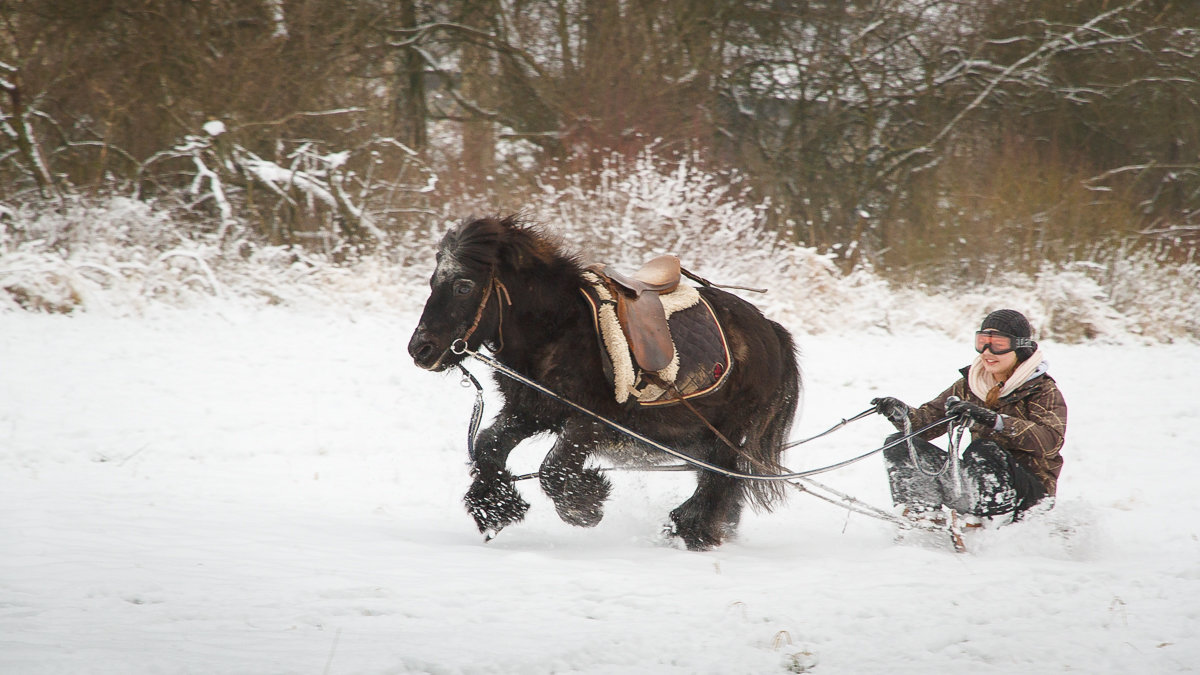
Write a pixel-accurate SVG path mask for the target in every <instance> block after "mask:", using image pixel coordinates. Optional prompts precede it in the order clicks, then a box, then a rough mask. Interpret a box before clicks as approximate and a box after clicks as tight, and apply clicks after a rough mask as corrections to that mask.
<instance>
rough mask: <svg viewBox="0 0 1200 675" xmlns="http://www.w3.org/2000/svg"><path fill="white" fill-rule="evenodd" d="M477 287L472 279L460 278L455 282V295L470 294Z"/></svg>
mask: <svg viewBox="0 0 1200 675" xmlns="http://www.w3.org/2000/svg"><path fill="white" fill-rule="evenodd" d="M474 289H475V282H473V281H471V280H470V279H459V280H458V281H455V282H454V294H455V295H469V294H470V293H471V291H472V290H474Z"/></svg>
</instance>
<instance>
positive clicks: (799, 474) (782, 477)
mask: <svg viewBox="0 0 1200 675" xmlns="http://www.w3.org/2000/svg"><path fill="white" fill-rule="evenodd" d="M450 349H451V351H453V352H454V353H455V354H458V355H466V356H470V357H472V358H474V359H475V360H477V361H480V362H482V363H483V364H485V365H487V366H488V367H490V368H492V369H493V370H495V371H496V372H498V373H500V374H502V375H504V376H505V377H508V378H510V379H512V380H514V381H516V382H519V383H521V384H524V385H525V386H528V387H530V388H532V389H534V390H536V391H538V392H540V393H542V394H544V395H546V396H548V397H550V398H552V399H554V400H556V401H558V402H560V403H562V404H564V405H566V406H568V407H570V408H572V409H574V410H576V411H578V412H580V413H583V414H584V415H587V416H588V417H591V418H592V419H594V420H596V421H597V422H600V423H602V424H604V425H605V426H608V427H609V428H611V429H613V430H614V431H617V432H618V433H620V434H623V435H625V436H627V437H629V438H632V439H634V440H637V441H640V442H642V443H645V444H646V445H649V446H650V447H652V448H654V449H656V450H659V451H661V452H663V453H666V454H667V455H670V456H672V457H675V458H676V459H679V460H682V461H683V462H684V464H683V465H668V466H657V467H639V468H636V469H632V470H642V471H684V470H696V469H699V470H704V471H711V472H714V473H718V474H721V475H723V476H727V477H729V478H736V479H739V480H753V481H779V482H784V483H786V484H789V485H791V486H792V487H794V488H796V489H797V490H799V491H801V492H805V493H807V494H811V495H813V496H814V497H817V498H818V499H821V500H823V501H827V502H829V503H831V504H835V505H837V506H840V507H842V508H844V509H847V510H848V511H851V512H854V513H859V514H862V515H866V516H870V517H873V518H877V519H880V520H885V521H888V522H891V523H893V524H895V525H897V526H899V527H900V528H902V529H916V528H920V527H921V526H920V525H919V524H917V523H914V522H913V521H911V520H908V519H906V518H902V517H900V516H897V515H895V514H893V513H891V512H888V511H885V510H883V509H880V508H877V507H873V506H870V505H868V504H866V503H864V502H862V501H860V500H858V499H856V498H854V497H852V496H850V495H847V494H843V493H841V492H838V491H837V490H834V489H833V488H830V487H828V486H825V485H822V484H820V483H817V482H816V481H814V480H812V478H811V477H812V476H816V475H819V474H822V473H828V472H830V471H834V470H837V469H840V468H843V467H846V466H850V465H851V464H854V463H856V462H860V461H862V460H864V459H867V458H868V457H871V456H872V455H875V454H877V453H880V452H883V451H884V450H887V449H888V448H891V447H894V446H897V445H899V444H901V443H907V444H908V447H909V452H910V454H915V449H914V447H913V444H912V439H913V438H915V437H917V436H919V435H920V434H922V433H925V432H926V431H929V430H930V429H933V428H935V427H937V426H940V425H942V424H947V423H949V424H951V426H952V430H951V431H952V433H951V436H952V438H953V439H956V437H959V436H961V434H962V428H965V427H963V425H961V424H959V421H958V420H957V418H955V417H952V416H947V417H943V418H942V419H939V420H937V421H935V422H932V423H930V424H927V425H925V426H923V427H921V428H920V429H917V430H915V431H913V430H912V429H911V424H908V425H906V427H905V434H904V435H903V436H902V437H901V438H897V439H894V440H892V441H889V442H888V443H885V444H884V445H882V446H880V447H878V448H875V449H874V450H870V451H868V452H865V453H863V454H861V455H858V456H855V457H851V458H850V459H846V460H843V461H841V462H836V463H834V464H830V465H827V466H822V467H818V468H815V469H808V470H805V471H786V472H780V473H746V472H741V471H735V470H731V469H727V468H725V467H721V466H717V465H715V464H711V463H709V462H705V461H703V460H700V459H696V458H695V457H692V456H690V455H688V454H687V453H684V452H681V451H679V450H677V449H675V448H672V447H670V446H667V445H664V444H662V443H660V442H658V441H655V440H654V439H651V438H648V437H647V436H645V435H643V434H640V433H638V432H636V431H634V430H632V429H630V428H628V427H625V426H623V425H621V424H619V423H618V422H615V421H613V420H610V419H608V418H606V417H604V416H603V415H600V414H599V413H596V412H594V411H592V410H590V409H588V408H585V407H584V406H581V405H579V404H578V403H575V402H574V401H571V400H570V399H567V398H564V397H563V396H560V395H559V394H558V393H556V392H554V391H553V390H551V389H549V388H547V387H546V386H544V385H542V384H541V383H539V382H537V381H535V380H532V379H530V378H528V377H525V376H524V375H522V374H520V373H518V372H516V371H515V370H513V369H511V368H509V367H508V366H506V365H504V364H503V363H501V362H499V361H497V360H496V359H495V358H493V357H491V356H488V355H486V354H480V353H479V352H478V351H477V350H473V349H471V348H470V347H469V346H468V345H467V343H466V341H465V340H463V339H459V340H455V341H454V342H453V343H452V344H451V346H450ZM458 368H459V370H460V371H462V373H463V385H464V386H471V385H473V386H474V387H475V389H476V392H475V405H474V409H473V410H472V416H471V426H470V429H469V430H468V434H467V436H468V438H467V451H468V455H469V456H470V458H471V460H472V461H474V458H475V447H474V444H475V436H476V434H477V433H478V431H479V424H480V421H481V420H482V418H483V387H482V386H481V385H480V384H479V380H477V379H476V378H475V377H474V376H473V375H472V374H471V372H470V371H469V370H467V369H466V367H465V366H463V365H462V364H461V363H459V364H458ZM874 412H875V409H874V408H873V407H872V408H868V409H866V410H864V411H862V412H860V413H858V414H857V415H854V416H853V417H850V418H848V419H842V420H841V421H839V422H838V423H837V424H835V425H834V426H832V427H830V428H829V429H827V430H825V431H823V432H821V433H819V434H816V435H814V436H811V437H809V438H805V439H801V440H798V441H792V442H790V443H788V444H786V445H784V446H783V448H784V449H787V448H791V447H795V446H797V445H800V444H802V443H807V442H809V441H812V440H815V439H817V438H821V437H824V436H826V435H828V434H830V433H833V432H834V431H837V430H838V429H841V428H842V427H845V426H846V425H848V424H850V423H851V422H855V421H858V420H860V419H863V418H865V417H867V416H869V415H871V414H873V413H874ZM701 419H702V420H703V417H701ZM955 427H960V428H959V429H957V431H956V430H955ZM726 442H728V441H726ZM952 442H954V441H952ZM734 447H735V449H736V446H734ZM955 451H956V447H953V446H952V447H951V454H957V453H956V452H955ZM606 470H607V469H606ZM945 470H946V469H945V467H943V468H942V469H941V470H940V471H939V472H938V474H933V475H939V474H940V473H942V472H944V471H945ZM538 476H539V474H538V473H537V472H534V473H528V474H522V475H520V476H516V477H515V479H516V480H526V479H530V478H536V477H538ZM798 481H802V482H798ZM956 483H957V481H956ZM822 493H825V494H822Z"/></svg>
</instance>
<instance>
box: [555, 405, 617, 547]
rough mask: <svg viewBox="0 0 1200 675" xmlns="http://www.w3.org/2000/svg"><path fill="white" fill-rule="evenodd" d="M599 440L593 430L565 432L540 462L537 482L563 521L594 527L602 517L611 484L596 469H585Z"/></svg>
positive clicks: (579, 525)
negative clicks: (538, 480) (586, 462)
mask: <svg viewBox="0 0 1200 675" xmlns="http://www.w3.org/2000/svg"><path fill="white" fill-rule="evenodd" d="M597 440H598V437H597V433H596V431H595V430H594V429H588V430H586V431H583V432H576V433H572V432H570V431H567V432H564V433H563V435H561V436H559V438H558V441H557V442H556V443H555V444H554V447H553V448H551V449H550V452H549V453H548V454H547V455H546V458H545V459H544V460H542V467H541V470H540V471H539V479H540V481H541V484H542V490H543V491H545V493H546V494H547V495H548V496H549V497H550V499H551V500H552V501H553V502H554V509H555V510H556V511H558V517H559V518H562V520H563V522H566V523H569V524H571V525H575V526H578V527H593V526H595V525H596V524H598V523H599V522H600V519H601V518H603V517H604V501H605V500H606V499H608V494H609V492H611V491H612V483H610V482H609V480H608V479H607V478H605V477H604V475H603V474H602V473H600V470H599V469H595V468H584V466H583V465H584V462H585V461H587V458H588V455H589V454H590V453H591V449H592V448H593V447H595V443H596V442H597Z"/></svg>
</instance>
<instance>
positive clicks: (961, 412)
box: [871, 309, 1067, 520]
mask: <svg viewBox="0 0 1200 675" xmlns="http://www.w3.org/2000/svg"><path fill="white" fill-rule="evenodd" d="M975 351H976V352H979V356H977V357H976V358H975V361H974V362H973V363H972V364H971V365H970V366H968V367H967V368H963V369H962V370H961V371H960V372H961V373H962V378H961V379H960V380H958V381H957V382H955V383H954V384H952V385H951V386H950V388H949V389H947V390H946V391H944V392H942V393H941V394H940V395H939V396H938V397H937V398H935V399H933V400H932V401H929V402H928V403H926V404H924V405H922V406H921V407H919V408H916V409H915V410H914V409H911V408H909V407H908V406H907V405H905V404H904V403H903V402H901V401H900V400H898V399H895V398H892V397H884V398H877V399H874V400H872V401H871V403H873V404H874V405H875V410H876V411H877V412H879V413H880V414H882V415H883V416H885V417H887V418H888V420H890V421H891V422H892V424H894V425H895V426H896V428H897V429H899V430H901V431H902V432H903V431H904V430H905V429H906V422H907V425H908V426H907V428H908V429H920V428H921V427H924V426H925V425H927V424H931V423H933V422H936V421H937V420H939V419H942V418H944V417H946V416H950V417H955V418H957V419H959V420H962V421H963V422H964V423H967V424H969V425H970V431H971V438H972V442H971V444H970V445H969V446H968V447H967V449H966V451H965V452H964V453H963V456H962V461H961V464H960V466H959V467H958V468H959V471H958V477H959V481H960V482H959V483H958V485H955V476H954V474H955V472H954V471H953V470H951V469H947V470H946V471H944V472H942V473H941V474H940V475H929V474H937V473H938V470H939V469H941V468H942V467H943V466H945V465H946V464H947V461H946V453H945V451H943V450H941V449H940V448H938V447H936V446H934V445H933V444H932V443H929V440H932V439H934V438H937V437H938V436H941V435H943V434H945V433H946V432H947V430H948V428H949V426H948V424H943V425H939V426H937V427H934V428H933V429H930V430H929V431H927V432H925V433H924V434H922V435H921V437H919V438H914V439H913V446H914V450H915V453H912V454H915V455H916V459H917V461H918V462H919V464H920V465H919V466H914V465H913V463H912V459H911V456H910V451H909V444H908V443H900V444H899V445H896V446H894V447H891V448H888V449H887V450H885V451H884V461H885V463H886V465H887V470H888V481H889V483H890V485H891V489H892V500H893V501H894V502H895V504H896V505H897V506H903V507H904V508H905V513H906V514H907V515H908V516H909V517H912V518H915V519H920V518H923V517H930V514H931V512H934V511H941V509H942V507H944V506H945V507H949V508H950V509H953V510H954V511H955V512H957V513H960V514H970V515H974V516H981V517H990V516H998V515H1002V514H1007V513H1011V514H1013V519H1014V520H1017V519H1020V517H1021V515H1022V514H1023V513H1024V512H1025V511H1027V510H1028V509H1029V508H1030V507H1032V506H1033V505H1035V504H1038V503H1039V502H1043V501H1045V502H1046V504H1045V505H1046V506H1050V505H1052V504H1053V497H1054V494H1055V492H1056V491H1057V487H1058V475H1059V472H1060V471H1061V470H1062V465H1063V460H1062V457H1061V455H1060V454H1059V451H1060V450H1061V449H1062V445H1063V436H1064V434H1065V433H1066V429H1067V404H1066V402H1065V401H1064V400H1063V396H1062V393H1061V392H1059V390H1058V385H1057V384H1056V383H1055V382H1054V379H1053V378H1051V377H1050V376H1049V375H1047V374H1046V367H1047V363H1046V360H1045V359H1044V358H1043V357H1042V351H1041V349H1039V348H1038V345H1037V343H1036V342H1034V341H1033V330H1032V328H1031V327H1030V325H1029V321H1028V320H1027V319H1026V318H1025V316H1024V315H1022V314H1021V313H1020V312H1017V311H1015V310H1011V309H1001V310H997V311H995V312H992V313H991V314H988V315H987V318H985V319H984V320H983V324H982V325H981V326H980V327H979V331H978V332H976V333H975ZM899 437H900V434H897V435H895V436H892V437H891V439H889V440H894V439H896V438H899Z"/></svg>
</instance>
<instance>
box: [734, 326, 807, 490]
mask: <svg viewBox="0 0 1200 675" xmlns="http://www.w3.org/2000/svg"><path fill="white" fill-rule="evenodd" d="M770 323H771V328H772V329H774V331H775V335H776V337H777V338H778V340H779V351H780V354H779V356H780V368H779V377H780V381H779V386H778V387H777V389H776V391H775V394H774V396H773V398H772V400H771V402H770V404H769V406H770V408H771V411H770V414H769V415H767V416H766V420H767V421H766V424H765V425H764V428H763V430H762V433H761V434H757V436H758V442H757V443H751V444H749V445H750V446H752V447H747V448H746V450H747V451H748V454H749V455H750V457H751V458H752V460H753V461H748V460H745V459H742V460H741V461H739V465H741V469H742V471H743V472H745V473H762V472H763V467H770V468H771V470H772V471H774V472H779V471H781V470H782V468H783V467H782V464H781V463H780V459H781V456H782V455H783V444H784V443H786V442H787V440H788V436H789V435H790V432H791V429H792V420H793V419H795V417H796V408H797V407H798V406H799V404H800V393H801V391H802V390H803V374H802V373H801V372H800V365H799V361H798V359H797V358H796V344H795V342H794V341H793V340H792V335H791V333H789V332H788V331H787V329H785V328H784V327H783V326H781V325H779V324H778V323H776V322H774V321H771V322H770ZM741 483H742V490H743V492H744V494H745V496H746V500H747V501H749V502H750V504H751V505H752V506H753V507H754V508H756V509H761V510H764V511H770V510H771V509H772V508H773V507H774V506H775V505H776V504H778V503H780V502H782V501H783V500H784V498H785V497H786V496H787V484H786V483H785V482H783V481H764V480H743V481H741Z"/></svg>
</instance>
